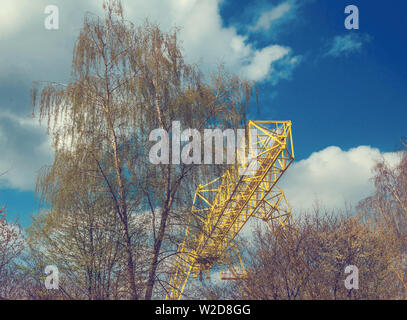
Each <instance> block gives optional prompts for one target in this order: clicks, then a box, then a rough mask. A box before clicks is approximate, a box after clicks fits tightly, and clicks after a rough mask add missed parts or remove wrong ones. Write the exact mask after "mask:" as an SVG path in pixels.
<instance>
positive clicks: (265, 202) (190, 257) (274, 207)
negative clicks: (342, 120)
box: [166, 121, 294, 299]
mask: <svg viewBox="0 0 407 320" xmlns="http://www.w3.org/2000/svg"><path fill="white" fill-rule="evenodd" d="M247 128H248V129H249V132H250V133H253V132H255V133H256V135H257V141H256V142H255V143H253V144H252V145H249V149H250V148H254V147H255V148H256V149H257V163H258V166H257V169H256V170H254V171H253V172H252V175H239V172H238V169H237V168H235V167H233V168H231V169H229V170H227V171H226V172H225V173H224V174H223V175H222V176H221V177H219V178H217V179H215V180H213V181H211V182H209V183H208V184H205V185H199V186H198V188H197V190H196V192H195V197H194V202H193V207H192V212H191V216H190V219H189V223H188V226H187V229H186V231H185V236H184V241H183V242H182V243H181V244H180V245H179V247H178V252H177V255H176V257H175V260H174V264H173V269H172V273H171V277H170V288H169V293H168V294H167V296H166V299H180V298H181V296H182V292H183V291H184V288H185V285H186V283H187V281H188V278H189V276H190V274H191V273H192V274H193V276H194V277H196V276H197V275H199V274H201V273H202V272H209V270H210V269H211V268H212V266H213V265H214V264H215V263H218V262H222V259H223V257H225V255H226V252H227V250H228V249H230V248H231V247H232V246H233V240H234V238H235V237H236V235H237V234H238V233H239V231H240V230H241V229H242V228H243V226H244V225H245V224H246V222H247V221H248V220H249V219H250V218H251V217H257V218H260V219H263V220H264V221H266V222H267V223H268V224H269V226H270V228H271V229H272V230H273V229H274V228H275V227H276V226H281V227H283V228H285V229H287V228H289V227H291V226H292V225H293V222H292V216H291V211H290V208H289V206H288V204H287V201H286V197H285V195H284V192H283V190H281V189H280V188H278V187H277V185H276V184H277V182H278V181H279V180H280V178H281V176H282V175H283V174H284V172H285V171H286V170H287V168H288V167H289V166H290V164H291V163H292V162H293V161H294V149H293V143H292V132H291V121H249V123H248V125H247ZM249 141H252V140H251V139H249ZM254 144H255V145H254ZM240 262H241V261H240ZM241 272H244V269H243V268H242V269H241V271H236V269H235V268H231V270H230V272H225V271H222V278H223V279H234V278H236V277H237V276H239V273H241Z"/></svg>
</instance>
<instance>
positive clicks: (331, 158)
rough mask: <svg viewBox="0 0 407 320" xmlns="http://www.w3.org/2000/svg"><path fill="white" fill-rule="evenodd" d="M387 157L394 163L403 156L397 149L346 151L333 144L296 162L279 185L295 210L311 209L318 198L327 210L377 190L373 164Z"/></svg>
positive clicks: (386, 159)
mask: <svg viewBox="0 0 407 320" xmlns="http://www.w3.org/2000/svg"><path fill="white" fill-rule="evenodd" d="M380 160H385V161H386V162H387V163H388V164H389V165H391V166H393V165H395V164H396V163H397V162H398V161H399V160H400V154H399V153H397V152H389V153H381V152H380V151H379V149H375V148H372V147H369V146H359V147H357V148H353V149H350V150H348V151H344V150H342V149H341V148H339V147H336V146H331V147H328V148H325V149H323V150H321V151H318V152H314V153H312V154H311V155H310V157H309V158H307V159H304V160H301V161H298V162H294V164H293V165H292V167H290V168H289V169H288V170H287V172H286V173H285V174H284V176H283V178H282V181H281V183H280V186H281V187H282V188H283V189H284V191H285V192H286V196H287V200H288V202H289V204H290V206H291V207H292V208H293V211H295V212H297V213H298V212H301V211H307V210H308V211H312V210H313V207H314V206H315V204H316V203H317V202H318V203H319V204H320V205H321V206H322V207H325V208H327V209H328V210H331V209H334V208H337V209H339V208H343V207H344V205H345V202H346V203H347V204H350V205H356V204H357V202H358V201H359V200H362V199H363V198H365V197H367V196H369V195H371V194H372V193H373V192H374V185H373V181H372V176H373V172H372V170H373V168H374V166H375V164H376V163H377V161H380Z"/></svg>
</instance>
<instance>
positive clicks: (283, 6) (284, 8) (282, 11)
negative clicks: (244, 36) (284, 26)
mask: <svg viewBox="0 0 407 320" xmlns="http://www.w3.org/2000/svg"><path fill="white" fill-rule="evenodd" d="M292 9H293V4H292V3H291V2H290V1H286V2H283V3H280V4H279V5H277V6H275V7H274V8H272V9H271V10H267V11H264V12H262V13H261V15H260V17H259V19H258V20H257V22H256V24H255V25H254V26H251V27H249V29H250V30H252V31H258V30H266V31H267V30H269V29H270V27H271V26H272V24H273V23H275V22H276V21H277V20H280V19H281V18H283V17H284V16H286V15H287V14H288V13H289V12H290V11H291V10H292Z"/></svg>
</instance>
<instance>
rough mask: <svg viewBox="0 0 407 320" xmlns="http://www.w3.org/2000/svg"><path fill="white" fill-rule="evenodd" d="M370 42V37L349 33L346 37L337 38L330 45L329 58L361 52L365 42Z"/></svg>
mask: <svg viewBox="0 0 407 320" xmlns="http://www.w3.org/2000/svg"><path fill="white" fill-rule="evenodd" d="M368 41H370V36H368V35H359V34H356V33H349V34H347V35H344V36H336V37H335V38H334V39H333V40H332V41H331V43H330V46H329V50H328V52H327V53H326V55H327V56H333V57H339V56H343V55H345V56H346V55H349V54H351V53H357V52H360V51H361V50H362V48H363V44H364V43H365V42H368Z"/></svg>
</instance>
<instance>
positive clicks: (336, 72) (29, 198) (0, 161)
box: [0, 0, 407, 226]
mask: <svg viewBox="0 0 407 320" xmlns="http://www.w3.org/2000/svg"><path fill="white" fill-rule="evenodd" d="M48 4H50V3H48V1H46V0H38V1H35V3H33V1H28V0H2V1H1V4H0V12H2V13H0V44H1V51H0V58H1V59H0V148H1V150H2V151H3V152H5V151H6V152H7V153H6V155H2V157H0V173H1V172H4V171H6V170H7V171H8V172H7V173H6V174H5V175H4V176H2V177H1V178H0V203H6V204H7V208H8V213H9V218H12V219H14V218H18V219H19V220H20V222H21V223H22V224H23V226H28V225H29V222H30V219H29V216H30V215H31V214H34V213H35V212H36V211H37V209H38V206H37V204H36V203H35V202H34V184H35V177H36V174H37V172H38V170H39V168H40V167H41V166H42V165H44V164H46V163H49V162H50V161H52V149H51V148H50V144H49V140H48V138H47V136H46V134H45V130H44V128H43V127H41V126H39V125H38V123H37V120H36V119H32V118H31V110H30V99H29V89H30V86H31V83H32V81H35V80H52V81H60V82H65V81H67V80H68V79H69V70H70V62H71V58H72V56H71V55H72V47H73V43H74V39H75V36H76V35H77V33H78V31H79V28H80V26H81V21H82V18H83V15H84V12H85V11H92V12H96V13H99V14H100V13H101V11H100V8H101V1H97V0H95V1H93V0H88V1H87V0H84V1H76V0H74V1H69V2H67V1H62V0H55V1H52V4H56V5H57V6H58V8H59V14H60V29H59V30H53V31H49V30H45V28H44V19H45V17H46V15H45V14H44V8H45V7H46V5H48ZM123 4H124V6H125V10H126V13H127V16H128V18H129V20H132V21H134V22H135V23H136V24H137V23H140V22H141V21H143V19H144V18H145V17H149V18H150V19H152V20H153V21H157V22H159V23H160V25H161V26H162V27H163V28H164V29H165V28H168V27H171V26H173V25H174V24H176V25H178V26H180V27H181V28H182V39H183V42H184V48H185V54H186V57H187V59H188V60H189V61H191V62H197V61H199V60H200V59H201V58H202V61H203V62H202V67H203V69H205V70H211V69H212V68H213V67H214V65H215V64H216V63H219V62H225V63H226V66H227V67H228V68H229V69H230V70H231V71H233V72H236V73H238V74H241V75H243V76H247V77H249V78H251V79H253V80H256V81H257V85H258V87H259V90H260V96H259V98H260V99H259V101H260V106H261V110H260V112H257V111H256V110H255V109H253V110H252V112H251V118H253V119H270V120H273V119H275V120H286V119H290V120H292V121H293V132H294V144H295V151H296V163H295V164H294V166H293V168H290V170H289V171H287V177H286V178H285V180H283V186H284V187H285V188H286V189H287V195H288V197H289V201H290V200H291V201H290V202H291V203H293V206H294V208H298V210H300V209H301V210H302V209H309V208H310V206H311V205H312V201H314V200H319V201H321V202H323V203H325V204H326V206H327V207H328V208H334V207H338V206H341V203H344V201H350V202H352V203H356V202H357V201H358V200H360V199H361V198H363V197H365V196H367V195H369V194H370V193H371V192H372V191H373V186H372V182H371V180H369V179H370V178H371V175H372V173H371V169H372V167H373V166H374V163H375V161H376V160H378V159H381V158H384V159H386V161H388V162H389V163H395V162H396V161H397V156H398V155H397V154H396V153H394V151H395V150H396V149H397V147H398V146H399V145H400V138H402V137H403V136H406V135H407V134H406V131H405V128H406V126H405V119H406V118H407V105H406V103H407V90H406V89H407V61H406V59H405V57H406V56H407V42H406V40H407V39H406V35H405V31H406V30H407V22H406V19H405V17H404V16H405V12H407V3H405V2H403V1H395V0H393V1H373V0H371V1H366V0H365V1H356V0H352V1H342V0H335V1H328V0H314V1H311V0H301V1H295V0H282V1H271V0H268V1H250V2H249V1H236V0H233V1H232V0H224V1H217V0H189V1H188V0H183V1H181V0H168V1H158V0H154V1H153V0H152V1H149V2H145V1H141V0H140V1H123ZM349 4H353V5H356V6H358V8H359V16H360V29H359V30H347V29H346V28H345V26H344V20H345V18H346V15H345V13H344V9H345V7H346V6H347V5H349ZM290 198H291V199H290Z"/></svg>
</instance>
